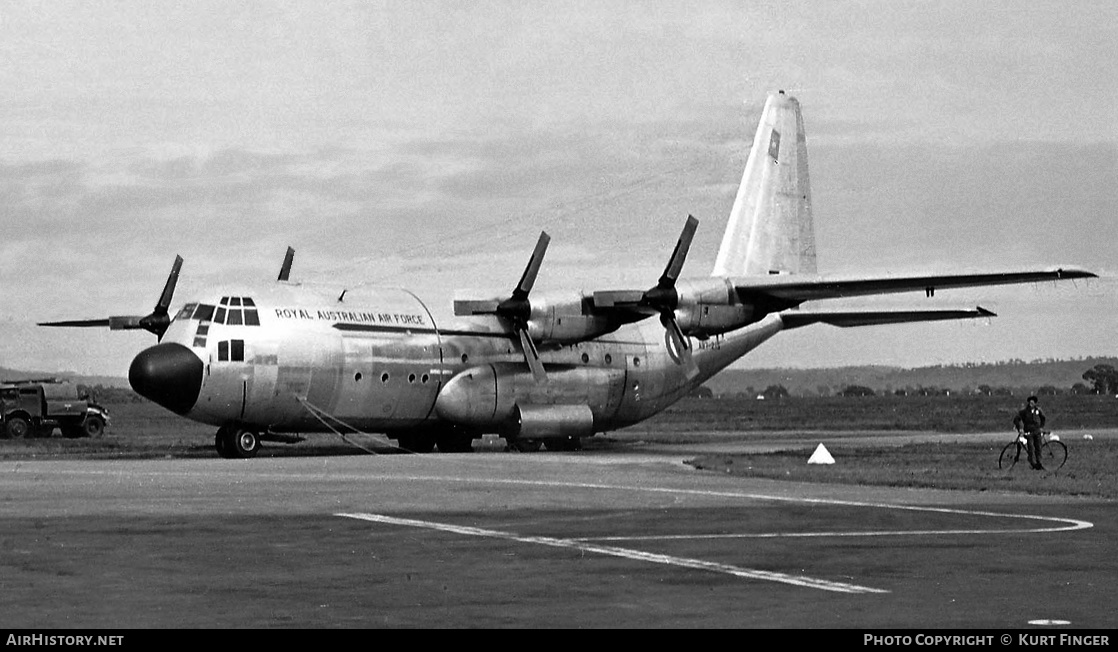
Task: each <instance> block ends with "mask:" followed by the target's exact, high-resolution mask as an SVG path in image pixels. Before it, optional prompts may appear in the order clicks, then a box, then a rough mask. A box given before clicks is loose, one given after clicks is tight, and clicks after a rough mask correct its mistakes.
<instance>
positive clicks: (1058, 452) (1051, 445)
mask: <svg viewBox="0 0 1118 652" xmlns="http://www.w3.org/2000/svg"><path fill="white" fill-rule="evenodd" d="M1040 458H1041V460H1043V461H1042V462H1041V463H1042V464H1044V468H1045V469H1047V470H1049V471H1056V470H1057V469H1059V468H1060V467H1061V466H1063V465H1064V462H1066V461H1067V460H1068V447H1067V446H1065V445H1064V442H1062V441H1046V442H1044V445H1043V446H1041V447H1040Z"/></svg>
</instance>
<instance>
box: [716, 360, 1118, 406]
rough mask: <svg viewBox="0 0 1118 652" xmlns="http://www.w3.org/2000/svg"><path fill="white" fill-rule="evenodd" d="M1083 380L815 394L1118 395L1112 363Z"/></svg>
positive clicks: (777, 394) (760, 395)
mask: <svg viewBox="0 0 1118 652" xmlns="http://www.w3.org/2000/svg"><path fill="white" fill-rule="evenodd" d="M1010 362H1016V361H1010ZM1021 363H1022V364H1027V363H1025V362H1024V361H1021ZM1083 380H1085V381H1087V382H1088V383H1090V385H1088V384H1085V383H1074V384H1073V385H1072V386H1071V387H1068V388H1064V387H1057V386H1055V385H1042V386H1040V387H995V386H992V385H988V384H982V385H979V386H978V387H976V388H970V387H964V388H962V389H960V390H954V389H950V388H943V387H903V388H897V389H893V388H891V387H886V388H885V389H881V390H875V389H874V388H872V387H868V386H866V385H846V386H843V387H839V386H835V387H830V386H827V385H818V386H816V388H815V394H816V395H818V396H845V397H858V396H877V395H882V396H885V395H890V394H891V395H893V396H953V395H982V396H1024V395H1028V394H1036V395H1038V396H1058V395H1062V394H1072V395H1086V394H1103V395H1110V394H1114V395H1116V396H1118V369H1116V368H1115V367H1114V366H1113V365H1109V364H1097V365H1095V366H1094V367H1091V368H1090V369H1088V370H1087V371H1085V372H1084V373H1083ZM703 389H706V388H703ZM708 391H709V390H708ZM810 394H811V390H807V391H806V393H805V395H810ZM737 396H739V397H742V398H756V399H766V400H771V399H781V398H787V397H790V396H791V393H790V392H789V391H788V389H787V388H786V387H784V386H783V385H769V386H768V387H766V388H765V389H764V391H760V392H759V391H757V390H756V389H754V388H753V387H752V386H748V387H745V388H744V391H742V392H738V393H737Z"/></svg>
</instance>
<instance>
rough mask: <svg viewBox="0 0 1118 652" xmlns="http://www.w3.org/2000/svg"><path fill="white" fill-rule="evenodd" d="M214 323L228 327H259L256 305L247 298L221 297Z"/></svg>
mask: <svg viewBox="0 0 1118 652" xmlns="http://www.w3.org/2000/svg"><path fill="white" fill-rule="evenodd" d="M214 321H215V322H217V323H219V324H226V325H228V326H241V325H244V326H259V325H260V314H259V313H258V312H257V311H256V303H255V302H254V301H253V300H252V299H251V298H249V297H221V307H219V308H218V309H217V313H216V314H215V315H214Z"/></svg>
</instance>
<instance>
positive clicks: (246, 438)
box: [214, 427, 260, 459]
mask: <svg viewBox="0 0 1118 652" xmlns="http://www.w3.org/2000/svg"><path fill="white" fill-rule="evenodd" d="M214 448H215V449H217V454H218V455H220V456H221V457H226V458H241V459H247V458H250V457H256V454H257V453H258V452H260V435H258V434H256V433H255V432H253V431H252V430H248V429H245V428H231V427H223V428H221V429H220V430H218V431H217V435H215V436H214Z"/></svg>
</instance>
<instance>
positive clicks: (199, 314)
mask: <svg viewBox="0 0 1118 652" xmlns="http://www.w3.org/2000/svg"><path fill="white" fill-rule="evenodd" d="M213 316H214V307H213V306H211V305H207V304H205V303H203V304H201V305H199V306H198V309H197V310H195V311H194V318H195V319H197V320H199V321H203V322H207V321H210V320H212V319H213Z"/></svg>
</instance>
